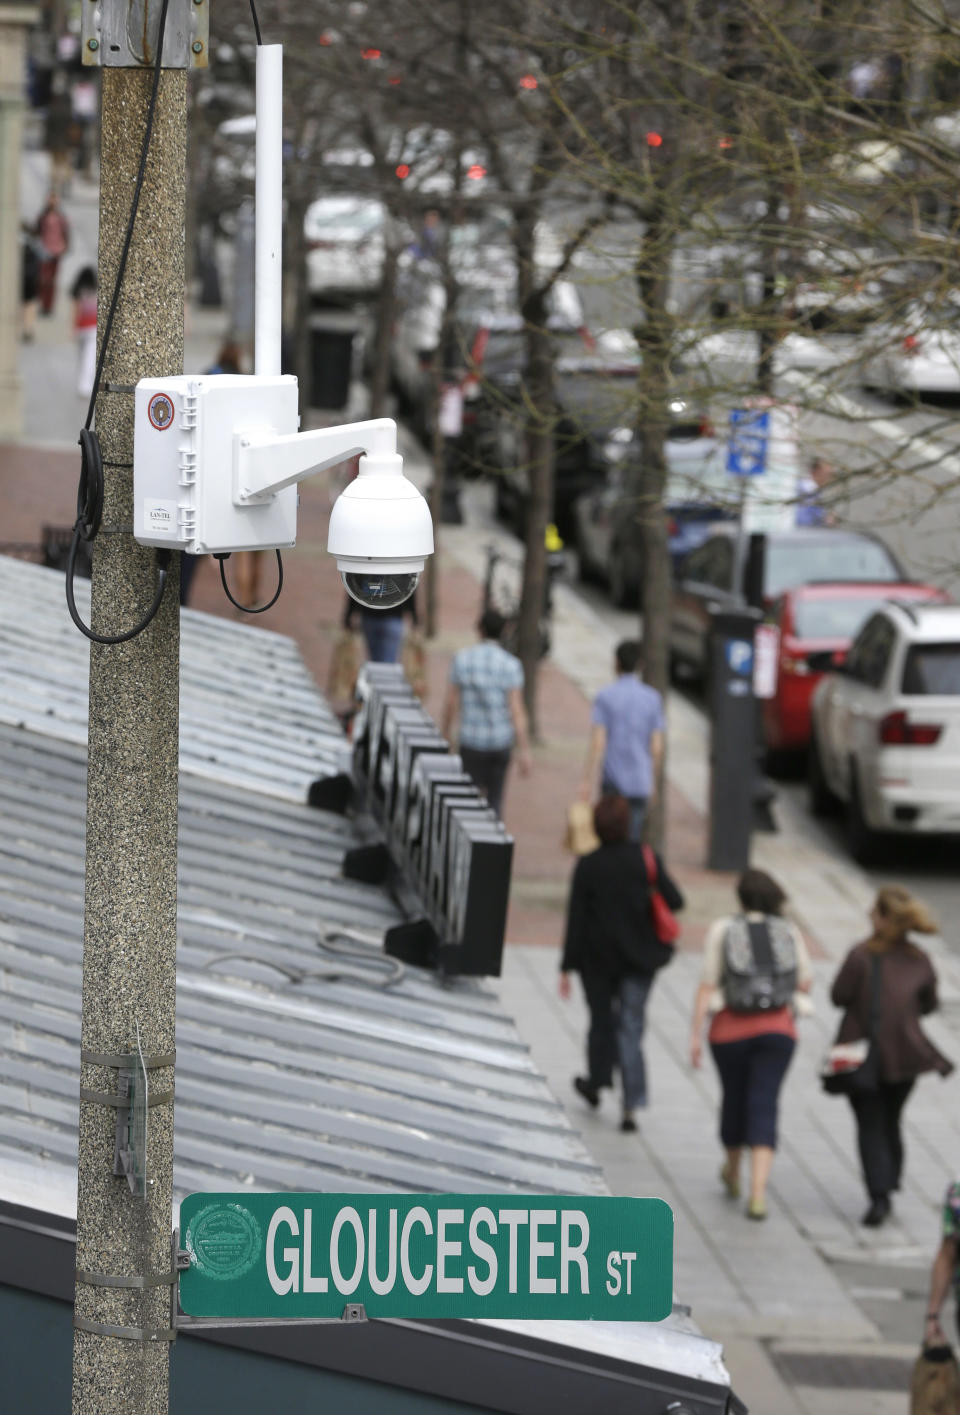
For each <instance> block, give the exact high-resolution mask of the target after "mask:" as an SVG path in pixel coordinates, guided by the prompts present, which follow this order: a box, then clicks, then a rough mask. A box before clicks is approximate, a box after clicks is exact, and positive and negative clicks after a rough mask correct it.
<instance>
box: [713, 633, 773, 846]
mask: <svg viewBox="0 0 960 1415" xmlns="http://www.w3.org/2000/svg"><path fill="white" fill-rule="evenodd" d="M760 618H761V615H760V612H759V610H756V609H746V608H744V609H719V608H718V609H716V610H714V611H713V612H712V614H711V625H710V660H709V662H710V680H709V689H708V703H709V708H710V723H711V743H710V826H709V830H710V836H709V847H708V852H707V866H708V868H709V869H711V870H744V869H746V867H747V865H748V864H749V862H750V832H751V828H752V826H753V816H754V797H755V792H756V772H757V762H756V732H757V717H756V699H755V698H754V692H753V656H754V633H755V630H756V627H757V624H758V623H759V622H760Z"/></svg>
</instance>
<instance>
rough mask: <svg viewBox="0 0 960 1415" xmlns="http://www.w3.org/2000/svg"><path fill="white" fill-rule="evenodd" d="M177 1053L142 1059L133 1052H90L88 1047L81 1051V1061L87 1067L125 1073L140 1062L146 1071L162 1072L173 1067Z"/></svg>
mask: <svg viewBox="0 0 960 1415" xmlns="http://www.w3.org/2000/svg"><path fill="white" fill-rule="evenodd" d="M176 1057H177V1053H176V1052H175V1051H167V1052H162V1053H160V1054H158V1055H157V1056H145V1057H143V1058H142V1060H141V1058H140V1056H139V1054H138V1053H137V1052H135V1051H133V1052H120V1053H117V1052H110V1051H88V1050H87V1048H86V1047H81V1049H80V1060H81V1061H82V1062H84V1063H85V1064H86V1065H87V1066H112V1067H113V1068H114V1070H115V1071H123V1070H125V1069H126V1068H127V1067H129V1066H132V1065H133V1064H134V1062H138V1063H140V1064H141V1065H142V1066H143V1069H144V1071H162V1070H163V1068H164V1067H165V1066H173V1065H174V1063H175V1061H176Z"/></svg>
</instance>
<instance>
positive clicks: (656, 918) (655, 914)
mask: <svg viewBox="0 0 960 1415" xmlns="http://www.w3.org/2000/svg"><path fill="white" fill-rule="evenodd" d="M643 863H644V866H645V867H646V871H647V883H648V885H649V893H650V922H651V923H652V924H653V932H654V933H655V934H656V936H657V938H658V939H659V940H660V942H661V943H667V944H674V943H676V941H677V939H678V938H679V937H680V924H679V923H678V921H677V917H676V915H675V914H674V912H673V910H672V909H671V908H670V905H669V904H668V903H667V901H666V900H665V899H664V897H663V895H662V894H661V893H660V891H659V889H658V888H657V879H658V870H657V857H656V855H655V854H654V853H653V851H652V850H651V848H650V846H649V845H644V846H643Z"/></svg>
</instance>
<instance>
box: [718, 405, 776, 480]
mask: <svg viewBox="0 0 960 1415" xmlns="http://www.w3.org/2000/svg"><path fill="white" fill-rule="evenodd" d="M769 437H770V414H769V412H760V411H758V410H757V409H755V408H734V409H732V410H731V413H730V442H729V445H728V447H727V471H728V472H729V473H730V475H731V476H734V477H759V476H762V475H763V473H764V471H765V470H766V465H767V442H768V440H769Z"/></svg>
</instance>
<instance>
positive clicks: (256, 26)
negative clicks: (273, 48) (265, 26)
mask: <svg viewBox="0 0 960 1415" xmlns="http://www.w3.org/2000/svg"><path fill="white" fill-rule="evenodd" d="M250 13H251V15H252V16H253V28H254V30H255V31H256V35H257V43H258V44H262V43H263V37H262V36H261V34H260V21H259V20H258V19H257V7H256V5H255V4H254V3H253V0H250Z"/></svg>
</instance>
